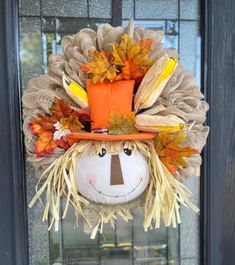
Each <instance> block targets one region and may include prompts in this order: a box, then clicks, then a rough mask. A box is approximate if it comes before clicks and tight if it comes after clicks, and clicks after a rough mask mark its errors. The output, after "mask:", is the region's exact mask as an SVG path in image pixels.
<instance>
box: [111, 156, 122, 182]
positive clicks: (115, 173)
mask: <svg viewBox="0 0 235 265" xmlns="http://www.w3.org/2000/svg"><path fill="white" fill-rule="evenodd" d="M122 184H124V181H123V176H122V168H121V163H120V159H119V155H111V174H110V185H122Z"/></svg>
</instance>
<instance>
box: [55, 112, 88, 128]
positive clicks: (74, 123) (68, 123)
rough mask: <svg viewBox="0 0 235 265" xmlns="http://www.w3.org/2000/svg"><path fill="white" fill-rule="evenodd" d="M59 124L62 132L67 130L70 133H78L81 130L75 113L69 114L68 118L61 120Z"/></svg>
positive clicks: (81, 126)
mask: <svg viewBox="0 0 235 265" xmlns="http://www.w3.org/2000/svg"><path fill="white" fill-rule="evenodd" d="M60 123H61V125H62V126H61V129H62V130H66V129H69V130H70V131H71V132H79V131H80V130H81V129H82V128H83V125H82V124H81V122H80V121H79V119H78V116H77V115H76V113H73V114H70V116H69V117H68V118H61V119H60Z"/></svg>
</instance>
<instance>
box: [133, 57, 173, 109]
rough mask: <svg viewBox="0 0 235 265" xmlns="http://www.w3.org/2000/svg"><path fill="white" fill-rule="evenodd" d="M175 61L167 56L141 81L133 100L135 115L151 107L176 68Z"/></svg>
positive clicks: (155, 64)
mask: <svg viewBox="0 0 235 265" xmlns="http://www.w3.org/2000/svg"><path fill="white" fill-rule="evenodd" d="M177 64H178V63H177V59H175V58H169V57H168V55H167V54H165V55H164V56H162V57H161V58H160V59H159V60H157V61H156V62H155V63H154V64H153V66H152V67H151V68H150V70H149V71H148V72H147V74H146V75H145V77H144V79H143V80H142V82H141V84H140V86H139V88H138V91H137V93H136V95H135V99H134V104H135V105H134V110H135V112H136V113H138V112H139V110H141V109H147V108H149V107H151V106H152V105H153V104H154V102H155V101H156V100H157V99H158V97H159V95H160V94H161V92H162V90H163V89H164V87H165V85H166V84H167V82H168V80H169V79H170V77H171V76H172V75H173V73H174V71H175V69H176V67H177Z"/></svg>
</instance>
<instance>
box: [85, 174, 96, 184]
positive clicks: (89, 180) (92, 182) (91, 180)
mask: <svg viewBox="0 0 235 265" xmlns="http://www.w3.org/2000/svg"><path fill="white" fill-rule="evenodd" d="M87 184H92V185H93V186H95V185H96V177H95V176H92V177H88V178H87Z"/></svg>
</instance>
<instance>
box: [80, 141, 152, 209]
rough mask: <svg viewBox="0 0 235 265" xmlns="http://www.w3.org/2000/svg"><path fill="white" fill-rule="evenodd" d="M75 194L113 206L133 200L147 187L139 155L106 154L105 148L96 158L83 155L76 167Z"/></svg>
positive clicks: (125, 152) (145, 169) (146, 174)
mask: <svg viewBox="0 0 235 265" xmlns="http://www.w3.org/2000/svg"><path fill="white" fill-rule="evenodd" d="M76 178H77V187H78V191H79V192H80V193H81V194H82V195H83V196H84V197H86V198H87V199H89V200H91V201H93V202H98V203H103V204H117V203H124V202H128V201H131V200H134V199H135V198H137V197H138V196H139V195H141V194H142V193H143V192H144V190H145V189H146V187H147V185H148V183H149V169H148V164H147V161H146V159H145V157H144V156H143V155H142V154H141V153H140V151H138V150H135V151H133V152H132V151H131V150H130V149H127V148H124V149H123V150H122V151H121V152H120V153H119V154H111V153H108V152H107V150H106V149H105V145H104V146H103V148H102V149H101V152H100V153H99V154H98V155H91V154H90V152H89V151H87V152H85V153H84V154H83V156H82V157H81V158H79V159H78V160H77V163H76Z"/></svg>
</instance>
